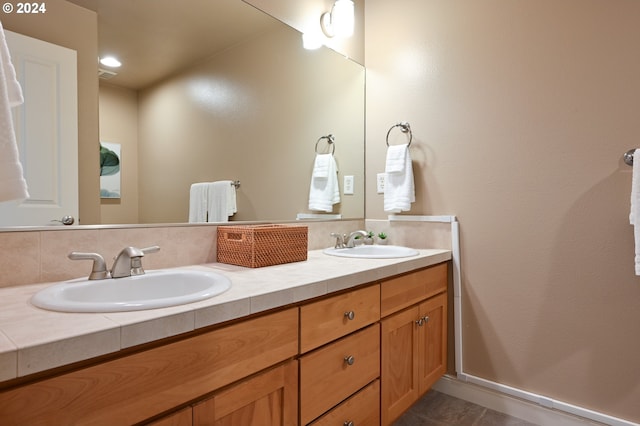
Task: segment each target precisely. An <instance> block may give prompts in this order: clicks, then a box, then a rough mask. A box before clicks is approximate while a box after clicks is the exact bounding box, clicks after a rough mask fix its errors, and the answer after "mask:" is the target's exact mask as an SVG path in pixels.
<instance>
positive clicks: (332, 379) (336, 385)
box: [300, 324, 380, 424]
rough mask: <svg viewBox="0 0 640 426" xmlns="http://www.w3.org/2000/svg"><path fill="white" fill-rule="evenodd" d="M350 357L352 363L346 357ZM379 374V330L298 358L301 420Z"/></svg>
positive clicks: (375, 327)
mask: <svg viewBox="0 0 640 426" xmlns="http://www.w3.org/2000/svg"><path fill="white" fill-rule="evenodd" d="M349 356H352V357H353V363H351V364H349V363H348V362H347V359H346V358H347V357H349ZM379 375H380V327H379V324H374V325H372V326H370V327H368V328H366V329H364V330H362V331H358V332H356V333H354V334H352V335H350V336H348V337H345V338H343V339H340V340H338V341H336V342H334V343H331V344H329V345H326V346H323V347H322V348H320V349H317V350H315V351H313V352H310V353H308V354H306V355H304V356H303V357H301V358H300V417H301V420H302V424H307V423H308V422H310V421H311V420H313V419H315V418H316V417H318V416H320V415H321V414H322V413H324V412H326V411H327V410H329V409H331V408H332V407H334V406H335V405H337V404H338V403H340V402H341V401H343V400H344V399H346V398H347V397H349V396H350V395H351V394H353V393H354V392H356V391H358V390H359V389H361V388H362V387H364V386H365V385H367V384H368V383H370V382H372V381H373V380H375V379H376V378H378V376H379Z"/></svg>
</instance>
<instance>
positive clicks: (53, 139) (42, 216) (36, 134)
mask: <svg viewBox="0 0 640 426" xmlns="http://www.w3.org/2000/svg"><path fill="white" fill-rule="evenodd" d="M5 35H6V39H7V44H8V46H9V51H10V53H11V61H12V63H13V65H14V67H15V69H16V74H17V77H18V81H20V84H21V86H22V91H23V96H24V104H22V105H21V106H18V107H16V108H14V109H13V110H12V113H13V119H14V125H15V130H16V139H17V141H18V150H19V152H20V161H21V163H22V166H23V169H24V174H25V179H26V181H27V185H28V187H29V196H30V197H29V198H28V199H27V200H24V201H22V202H16V201H13V202H6V203H0V226H14V225H31V226H33V225H37V226H45V225H51V224H61V223H62V218H63V217H65V216H73V217H75V218H77V217H78V124H77V120H78V119H77V117H78V112H77V110H78V107H77V102H78V97H77V76H76V74H77V71H76V70H77V67H76V52H75V51H74V50H71V49H67V48H64V47H61V46H57V45H54V44H51V43H47V42H43V41H41V40H37V39H34V38H31V37H26V36H23V35H21V34H16V33H13V32H11V31H5Z"/></svg>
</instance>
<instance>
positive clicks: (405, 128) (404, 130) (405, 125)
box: [387, 121, 413, 146]
mask: <svg viewBox="0 0 640 426" xmlns="http://www.w3.org/2000/svg"><path fill="white" fill-rule="evenodd" d="M396 127H400V130H401V131H402V133H409V144H408V145H407V146H411V141H413V132H412V131H411V126H410V125H409V123H408V122H406V121H401V122H400V123H398V124H394V125H393V126H391V128H390V129H389V131H388V132H387V146H389V133H391V131H392V130H393V129H395V128H396Z"/></svg>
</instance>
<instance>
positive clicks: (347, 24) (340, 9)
mask: <svg viewBox="0 0 640 426" xmlns="http://www.w3.org/2000/svg"><path fill="white" fill-rule="evenodd" d="M354 13H355V12H354V4H353V1H352V0H337V1H336V2H335V3H334V5H333V9H332V10H331V26H332V27H333V34H334V35H335V36H336V37H351V36H352V35H353V26H354V21H355V18H354Z"/></svg>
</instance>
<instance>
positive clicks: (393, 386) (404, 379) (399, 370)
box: [380, 306, 420, 425]
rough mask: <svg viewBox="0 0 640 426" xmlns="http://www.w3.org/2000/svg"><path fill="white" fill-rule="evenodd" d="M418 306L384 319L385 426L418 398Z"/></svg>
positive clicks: (382, 336) (382, 339)
mask: <svg viewBox="0 0 640 426" xmlns="http://www.w3.org/2000/svg"><path fill="white" fill-rule="evenodd" d="M419 318H420V310H419V308H418V307H417V306H414V307H412V308H409V309H407V310H404V311H401V312H398V313H397V314H394V315H392V316H390V317H388V318H385V319H384V320H382V332H381V347H382V350H381V353H382V360H381V362H382V371H381V374H380V376H381V393H382V424H383V425H387V424H391V422H392V421H393V420H395V419H396V418H398V417H400V415H401V414H402V413H403V412H404V411H406V410H407V409H408V408H409V407H410V406H411V404H413V403H414V402H415V401H416V400H417V399H418V395H419V392H420V390H419V386H420V385H419V370H418V368H419V367H418V357H417V353H418V344H419V341H418V336H419V334H418V329H419V326H418V325H417V324H416V321H417V320H418V319H419Z"/></svg>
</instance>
